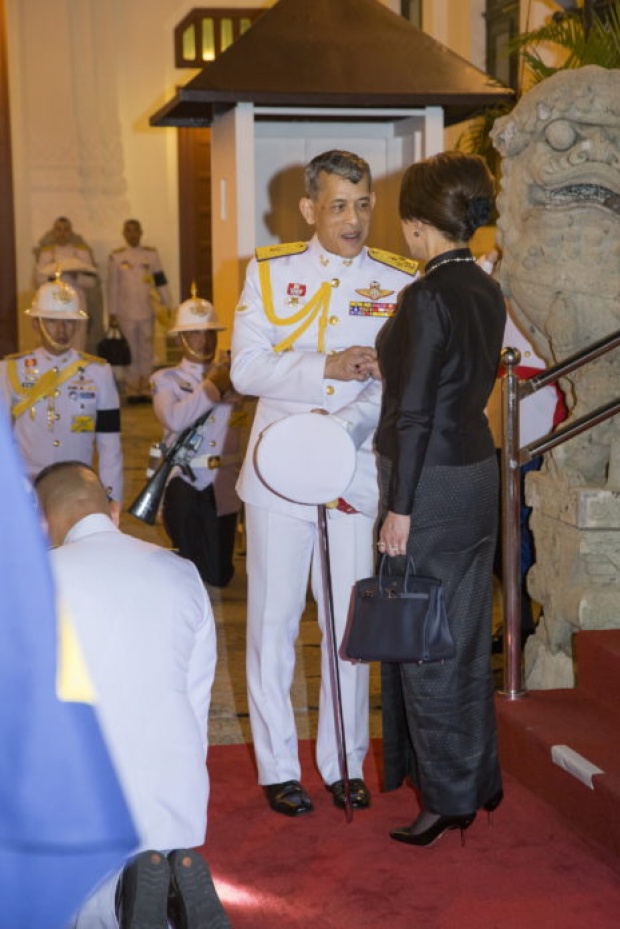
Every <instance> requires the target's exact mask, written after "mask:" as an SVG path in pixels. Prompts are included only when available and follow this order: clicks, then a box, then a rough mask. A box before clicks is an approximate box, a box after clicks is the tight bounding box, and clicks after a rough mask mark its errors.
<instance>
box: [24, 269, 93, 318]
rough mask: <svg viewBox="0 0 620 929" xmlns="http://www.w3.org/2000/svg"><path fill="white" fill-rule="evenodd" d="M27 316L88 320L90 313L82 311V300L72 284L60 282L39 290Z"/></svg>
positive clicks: (56, 281) (58, 279) (53, 282)
mask: <svg viewBox="0 0 620 929" xmlns="http://www.w3.org/2000/svg"><path fill="white" fill-rule="evenodd" d="M26 315H27V316H33V317H35V318H38V317H40V318H43V319H88V313H85V312H84V310H82V309H80V299H79V297H78V295H77V293H76V292H75V290H74V288H73V287H72V286H71V284H67V283H66V282H65V281H61V280H60V276H58V275H57V277H56V280H55V281H49V282H48V283H47V284H43V285H42V286H41V287H39V289H38V290H37V292H36V294H35V295H34V300H33V301H32V306H31V307H30V308H29V309H27V310H26Z"/></svg>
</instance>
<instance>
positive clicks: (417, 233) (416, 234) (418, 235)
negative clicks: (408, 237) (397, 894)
mask: <svg viewBox="0 0 620 929" xmlns="http://www.w3.org/2000/svg"><path fill="white" fill-rule="evenodd" d="M413 235H414V236H415V238H416V239H419V238H420V233H419V232H418V230H417V229H415V230H414V232H413Z"/></svg>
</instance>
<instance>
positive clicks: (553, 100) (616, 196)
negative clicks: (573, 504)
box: [492, 65, 620, 486]
mask: <svg viewBox="0 0 620 929" xmlns="http://www.w3.org/2000/svg"><path fill="white" fill-rule="evenodd" d="M492 139H493V143H494V145H495V147H496V148H497V150H498V151H499V152H500V154H501V155H502V156H503V162H502V186H501V192H500V196H499V199H498V206H499V212H500V219H499V223H498V226H499V232H500V242H501V245H502V249H503V258H502V262H501V265H500V270H499V276H500V283H501V284H502V287H503V289H504V292H505V294H506V296H507V297H508V298H509V299H510V301H511V303H512V305H513V307H514V311H515V316H516V317H517V320H518V322H519V323H520V325H521V326H522V327H523V328H524V331H526V332H529V333H530V338H531V341H532V343H533V344H534V346H535V348H536V349H537V350H538V352H539V354H540V355H541V356H542V357H543V358H545V360H546V361H547V362H548V364H550V365H551V364H555V363H556V362H558V361H561V360H562V359H564V358H567V357H568V356H570V355H572V354H574V353H575V352H577V351H579V350H581V349H583V348H585V347H587V346H588V345H590V344H591V343H593V342H595V341H597V340H598V339H601V338H603V337H605V336H608V335H610V334H611V333H613V332H615V331H616V330H618V329H620V71H611V70H606V69H604V68H600V67H598V66H595V65H592V66H588V67H584V68H580V69H577V70H570V71H562V72H559V73H557V74H555V75H554V76H553V77H550V78H548V79H547V80H545V81H543V82H541V83H540V84H538V85H537V86H535V87H534V88H533V89H532V90H530V91H529V92H528V93H526V94H525V95H524V96H523V97H522V98H521V100H520V101H519V103H518V104H517V106H516V107H515V108H514V110H513V111H512V112H511V113H510V114H509V115H508V116H505V117H502V118H501V119H498V120H497V121H496V123H495V126H494V128H493V131H492ZM619 374H620V352H618V351H617V350H614V351H612V352H610V353H609V354H607V355H606V356H604V357H603V358H601V359H599V360H598V361H596V362H593V363H590V364H589V365H587V366H585V367H583V368H581V369H580V370H579V371H577V372H575V373H574V374H572V375H570V376H569V377H567V378H566V379H564V381H563V382H562V387H563V388H564V390H565V393H566V399H567V405H568V408H569V411H570V417H571V419H574V418H576V417H578V416H581V415H583V414H584V413H587V412H590V411H591V410H593V409H595V408H596V407H598V406H601V405H602V404H604V403H607V402H609V401H610V400H613V399H614V398H615V397H617V396H618V385H619V384H620V377H619ZM614 444H616V446H617V448H616V451H617V450H618V449H619V448H620V416H616V417H614V418H612V419H610V420H607V421H606V422H604V423H602V424H600V425H599V426H596V427H595V428H593V429H591V430H589V431H588V432H586V433H583V434H582V435H580V436H578V437H576V438H574V439H572V440H570V441H569V442H567V443H565V444H563V445H561V446H558V447H557V448H556V449H555V450H554V451H553V453H552V454H551V456H550V458H551V460H550V461H549V464H548V468H549V469H550V470H552V471H553V470H554V469H555V471H554V473H555V474H556V476H557V477H559V478H562V479H564V480H567V481H568V483H570V484H577V485H579V484H588V485H598V486H602V485H604V484H605V482H606V479H607V471H608V467H609V461H610V455H611V454H612V449H613V447H614ZM548 458H549V456H548Z"/></svg>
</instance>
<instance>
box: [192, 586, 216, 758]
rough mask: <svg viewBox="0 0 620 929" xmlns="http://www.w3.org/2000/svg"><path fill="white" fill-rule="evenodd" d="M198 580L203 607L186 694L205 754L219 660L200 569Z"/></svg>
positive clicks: (211, 612) (211, 611)
mask: <svg viewBox="0 0 620 929" xmlns="http://www.w3.org/2000/svg"><path fill="white" fill-rule="evenodd" d="M196 583H197V584H199V585H200V588H201V599H202V603H203V607H202V618H201V622H200V625H199V627H198V629H197V630H196V638H195V643H194V650H193V652H192V655H191V658H190V662H189V667H188V670H187V695H188V698H189V701H190V704H191V707H192V710H193V712H194V716H195V717H196V721H197V723H198V728H199V729H200V732H201V735H202V738H203V744H204V750H205V754H206V751H207V745H208V734H207V727H208V720H209V707H210V705H211V689H212V687H213V679H214V677H215V665H216V662H217V642H216V635H215V621H214V619H213V610H212V609H211V604H210V602H209V598H208V596H207V594H206V592H205V590H204V587H203V585H202V582H201V581H200V578H199V577H198V572H196Z"/></svg>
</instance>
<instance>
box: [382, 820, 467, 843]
mask: <svg viewBox="0 0 620 929" xmlns="http://www.w3.org/2000/svg"><path fill="white" fill-rule="evenodd" d="M475 818H476V814H475V813H468V814H467V815H465V816H438V817H437V819H436V820H435V821H434V822H432V823H431V824H430V825H429V826H428V828H426V829H423V830H420V831H419V832H416V831H415V825H416V823H417V821H418V820H415V822H413V823H412V824H411V826H403V828H402V829H394V830H393V831H392V832H390V838H391V839H396V841H397V842H405V843H406V844H407V845H419V846H425V845H432V844H433V842H436V841H437V839H440V838H441V836H442V835H445V834H446V832H449V831H450V830H451V829H460V830H461V845H464V844H465V839H464V835H463V833H464V832H465V830H466V829H469V827H470V826H471V824H472V823H473V821H474V819H475Z"/></svg>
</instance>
